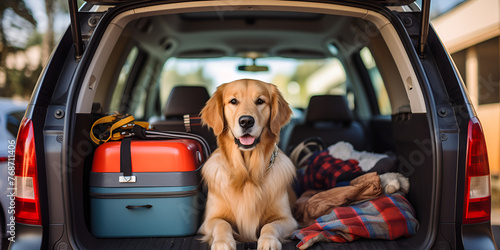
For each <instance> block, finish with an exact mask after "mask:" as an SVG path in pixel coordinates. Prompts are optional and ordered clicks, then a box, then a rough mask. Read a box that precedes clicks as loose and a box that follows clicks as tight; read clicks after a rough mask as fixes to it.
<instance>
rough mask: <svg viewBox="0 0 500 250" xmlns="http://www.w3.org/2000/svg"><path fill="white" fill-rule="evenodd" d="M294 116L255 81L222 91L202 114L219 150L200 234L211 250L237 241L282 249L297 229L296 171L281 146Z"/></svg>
mask: <svg viewBox="0 0 500 250" xmlns="http://www.w3.org/2000/svg"><path fill="white" fill-rule="evenodd" d="M291 114H292V111H291V110H290V107H289V106H288V103H287V102H286V101H285V100H284V99H283V97H282V96H281V93H280V92H279V90H278V88H277V87H276V86H275V85H272V84H269V83H265V82H261V81H258V80H250V79H242V80H237V81H233V82H230V83H226V84H223V85H221V86H219V87H218V88H217V91H216V92H215V93H214V95H213V96H212V97H211V98H210V100H208V101H207V104H206V106H205V107H204V108H203V109H202V111H201V118H202V121H203V123H204V124H205V125H208V126H209V127H211V128H212V129H213V131H214V134H215V135H216V136H217V143H218V146H219V148H218V149H217V150H215V151H214V152H213V154H212V155H211V156H210V158H209V159H208V160H207V161H206V163H205V165H204V166H203V169H202V175H203V179H204V181H205V183H206V184H207V186H208V197H207V205H206V210H205V219H204V222H203V224H202V225H201V227H200V230H199V232H200V233H201V234H203V235H204V237H203V239H202V240H204V241H206V242H209V243H210V244H211V247H212V249H236V240H238V241H244V242H255V241H257V240H258V241H257V247H258V249H281V242H282V241H283V240H284V239H285V238H286V237H288V236H290V235H291V233H292V232H293V230H295V229H296V228H297V222H296V221H295V219H294V218H293V216H292V213H291V209H290V201H289V195H292V197H294V194H292V193H293V191H292V190H291V183H292V181H293V178H294V177H295V167H294V166H293V164H292V162H291V161H290V159H289V158H288V157H287V156H286V155H285V154H284V153H283V152H281V151H280V150H279V149H278V147H277V146H276V144H277V142H278V140H279V133H280V129H281V127H282V126H283V125H285V124H286V123H288V121H289V120H290V116H291ZM235 239H236V240H235Z"/></svg>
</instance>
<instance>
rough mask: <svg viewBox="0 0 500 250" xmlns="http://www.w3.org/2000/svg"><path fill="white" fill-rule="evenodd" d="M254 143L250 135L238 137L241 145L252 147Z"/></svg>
mask: <svg viewBox="0 0 500 250" xmlns="http://www.w3.org/2000/svg"><path fill="white" fill-rule="evenodd" d="M254 141H255V138H254V137H252V136H251V135H244V136H242V137H240V143H241V144H243V145H252V144H253V142H254Z"/></svg>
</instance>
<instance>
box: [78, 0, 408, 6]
mask: <svg viewBox="0 0 500 250" xmlns="http://www.w3.org/2000/svg"><path fill="white" fill-rule="evenodd" d="M84 1H85V2H87V3H90V4H96V5H99V4H114V5H118V4H124V3H133V2H141V1H143V0H84ZM415 1H416V0H355V1H352V2H362V3H367V2H368V3H369V2H372V3H380V4H383V5H390V6H402V5H408V4H411V3H413V2H415ZM332 2H333V1H332Z"/></svg>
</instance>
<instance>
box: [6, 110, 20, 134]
mask: <svg viewBox="0 0 500 250" xmlns="http://www.w3.org/2000/svg"><path fill="white" fill-rule="evenodd" d="M23 116H24V111H18V112H12V113H9V114H7V117H6V121H7V131H9V133H10V134H11V135H12V136H13V137H16V136H17V131H18V130H19V124H21V120H22V119H23Z"/></svg>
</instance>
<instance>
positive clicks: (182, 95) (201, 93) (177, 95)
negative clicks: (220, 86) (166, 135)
mask: <svg viewBox="0 0 500 250" xmlns="http://www.w3.org/2000/svg"><path fill="white" fill-rule="evenodd" d="M208 99H210V95H209V94H208V91H207V89H206V88H205V87H201V86H176V87H174V88H173V89H172V91H171V92H170V95H169V96H168V100H167V105H166V106H165V112H164V114H165V118H168V117H173V116H183V115H185V114H198V113H200V111H201V109H202V108H203V107H204V106H205V103H206V102H207V101H208Z"/></svg>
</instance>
